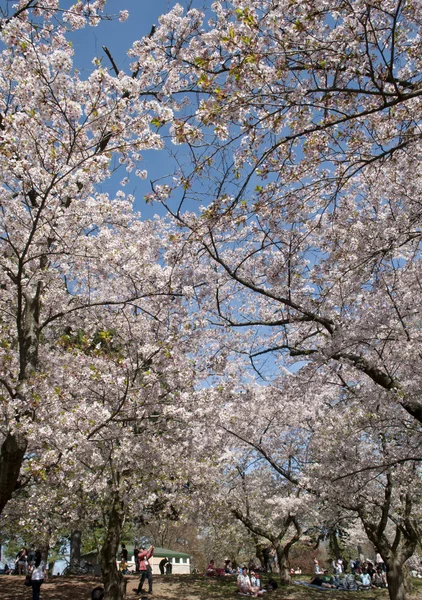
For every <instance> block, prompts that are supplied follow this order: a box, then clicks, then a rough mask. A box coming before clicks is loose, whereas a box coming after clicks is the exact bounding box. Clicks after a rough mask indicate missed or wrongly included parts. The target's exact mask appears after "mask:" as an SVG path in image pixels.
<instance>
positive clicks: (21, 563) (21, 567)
mask: <svg viewBox="0 0 422 600" xmlns="http://www.w3.org/2000/svg"><path fill="white" fill-rule="evenodd" d="M26 558H27V557H26V550H25V548H21V549H20V550H19V552H18V553H17V555H16V560H15V568H17V570H18V575H26V564H27V562H26Z"/></svg>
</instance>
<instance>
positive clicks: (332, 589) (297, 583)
mask: <svg viewBox="0 0 422 600" xmlns="http://www.w3.org/2000/svg"><path fill="white" fill-rule="evenodd" d="M293 583H294V584H295V585H304V586H305V587H308V588H312V589H314V590H318V591H319V592H357V591H358V590H345V589H343V588H326V587H321V586H320V585H314V584H313V583H306V581H293Z"/></svg>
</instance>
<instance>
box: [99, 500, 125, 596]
mask: <svg viewBox="0 0 422 600" xmlns="http://www.w3.org/2000/svg"><path fill="white" fill-rule="evenodd" d="M123 520H124V510H123V502H122V501H121V500H120V498H119V497H118V494H117V493H116V495H115V497H114V500H113V506H112V508H111V510H110V513H109V515H108V525H107V532H106V535H105V539H104V543H103V545H102V548H101V551H100V564H101V571H102V576H103V584H104V590H105V596H104V600H123V598H124V597H125V595H126V582H125V580H124V577H123V575H122V573H120V571H118V569H117V563H116V556H117V551H118V549H119V542H120V537H121V533H122V526H123Z"/></svg>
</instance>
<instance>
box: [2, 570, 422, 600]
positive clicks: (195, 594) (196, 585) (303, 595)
mask: <svg viewBox="0 0 422 600" xmlns="http://www.w3.org/2000/svg"><path fill="white" fill-rule="evenodd" d="M309 578H310V577H309V576H302V577H297V579H300V580H302V581H309ZM275 579H276V577H275ZM23 582H24V577H18V576H11V575H0V598H1V600H31V598H32V594H31V592H32V590H31V588H28V587H25V586H24V583H23ZM138 582H139V578H138V577H134V576H129V577H127V598H128V600H134V599H135V598H138V599H139V598H140V596H139V594H136V593H135V592H134V591H133V590H134V589H137V587H138ZM413 583H414V591H413V593H412V595H411V599H412V600H422V580H415V581H414V582H413ZM97 585H99V579H98V578H97V579H96V578H93V577H89V576H82V577H55V578H53V579H50V580H49V581H48V582H47V583H45V584H43V586H42V587H41V600H89V599H90V594H91V590H92V589H93V588H94V587H96V586H97ZM145 597H146V598H148V599H151V600H227V599H229V598H231V599H232V600H234V599H237V600H244V597H243V596H239V595H238V593H237V588H236V577H221V578H220V577H218V578H217V577H215V578H214V577H203V576H199V575H173V576H170V577H160V576H154V577H153V595H152V597H150V596H147V595H145ZM324 597H325V598H324ZM265 598H266V600H388V590H369V591H366V592H341V591H338V590H333V591H328V592H320V591H318V590H314V589H310V588H306V587H301V586H297V585H289V586H283V587H281V586H280V587H279V588H278V589H277V590H276V591H275V592H272V593H267V594H265Z"/></svg>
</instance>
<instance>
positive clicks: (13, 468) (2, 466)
mask: <svg viewBox="0 0 422 600" xmlns="http://www.w3.org/2000/svg"><path fill="white" fill-rule="evenodd" d="M27 445H28V441H27V439H26V438H25V437H24V436H23V435H20V434H18V433H17V434H12V433H8V434H7V435H6V438H5V440H4V442H3V444H2V445H1V449H0V513H1V512H2V511H3V509H4V507H5V506H6V504H7V503H8V502H9V500H10V498H11V497H12V494H13V492H14V491H15V489H16V488H17V487H18V480H19V474H20V471H21V466H22V462H23V459H24V456H25V452H26V448H27Z"/></svg>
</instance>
